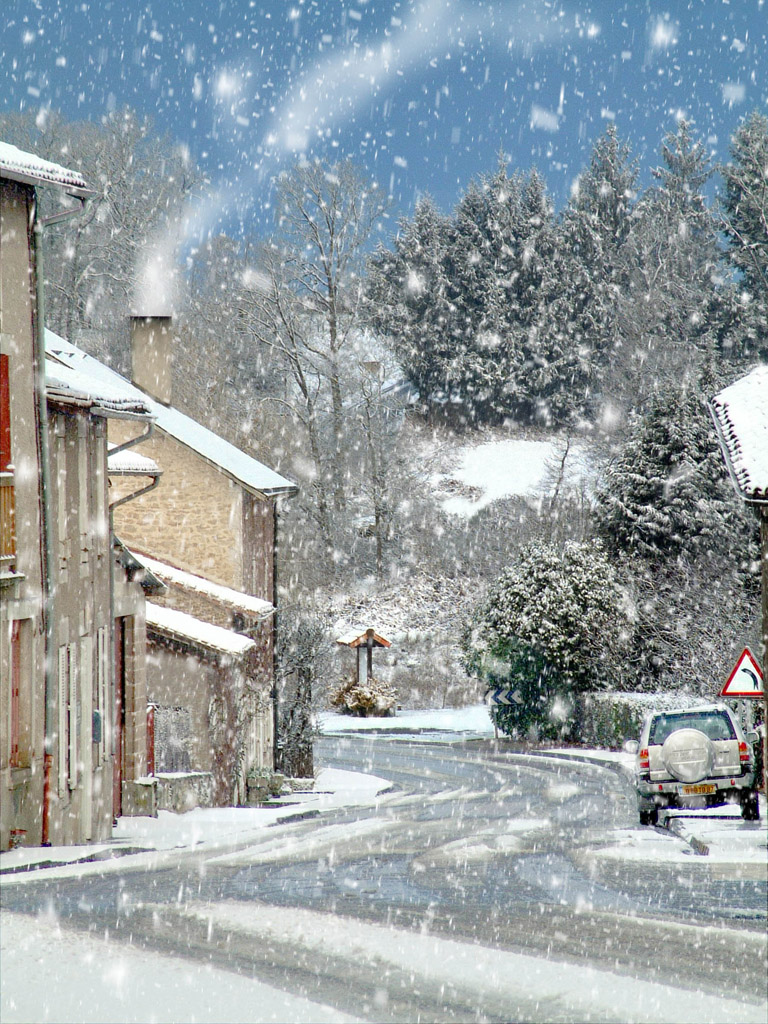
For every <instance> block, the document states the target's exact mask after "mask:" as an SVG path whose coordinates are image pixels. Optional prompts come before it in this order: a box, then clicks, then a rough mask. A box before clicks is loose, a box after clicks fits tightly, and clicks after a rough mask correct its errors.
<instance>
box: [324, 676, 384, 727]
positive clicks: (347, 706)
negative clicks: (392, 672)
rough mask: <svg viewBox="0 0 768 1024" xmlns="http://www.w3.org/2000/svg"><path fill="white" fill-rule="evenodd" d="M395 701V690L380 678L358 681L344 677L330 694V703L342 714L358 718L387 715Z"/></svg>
mask: <svg viewBox="0 0 768 1024" xmlns="http://www.w3.org/2000/svg"><path fill="white" fill-rule="evenodd" d="M396 702H397V690H395V688H394V686H390V685H389V683H384V682H382V681H381V680H380V679H368V680H366V681H365V682H358V681H357V680H356V679H345V680H344V681H343V682H342V683H341V685H340V686H339V687H338V688H337V689H336V690H335V691H334V693H333V694H332V695H331V704H332V706H333V707H335V708H338V709H339V711H340V712H341V713H342V714H346V715H358V716H359V717H360V718H367V717H369V716H371V717H383V716H384V715H388V714H389V712H390V711H391V710H392V708H393V707H394V706H395V703H396Z"/></svg>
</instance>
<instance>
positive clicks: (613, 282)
mask: <svg viewBox="0 0 768 1024" xmlns="http://www.w3.org/2000/svg"><path fill="white" fill-rule="evenodd" d="M635 178H636V171H635V168H634V166H633V165H632V163H631V161H630V156H629V149H628V147H627V146H626V145H625V144H624V143H622V142H620V140H619V138H618V136H617V133H616V129H615V126H614V125H612V124H611V125H609V126H608V128H607V129H606V131H605V133H604V134H603V135H602V136H601V137H600V138H599V139H598V141H597V142H596V144H595V147H594V149H593V152H592V157H591V159H590V163H589V166H588V167H587V169H586V171H585V172H584V174H583V175H582V177H581V178H580V180H579V183H578V189H577V190H576V193H575V195H574V197H573V199H572V200H571V202H570V204H569V206H568V208H567V209H566V211H565V213H564V214H563V217H562V218H561V221H560V224H559V225H558V230H557V233H556V239H555V245H556V257H555V260H554V264H553V265H552V267H551V269H550V273H549V277H548V286H549V287H548V288H547V291H546V294H545V296H544V299H545V306H544V308H543V310H542V315H541V318H540V322H539V325H538V337H537V347H538V353H539V364H538V366H539V369H538V373H537V377H538V380H537V381H536V382H535V383H534V385H533V386H534V388H535V389H536V390H537V392H538V394H539V396H540V407H541V412H542V415H543V416H544V417H545V418H547V419H549V420H550V422H563V421H568V420H571V421H572V420H574V419H579V418H581V417H590V418H592V417H594V416H595V415H597V413H598V412H599V408H600V405H601V403H602V401H603V400H604V398H605V392H606V381H607V379H608V373H609V368H610V365H611V363H612V362H613V359H614V356H615V350H616V346H617V341H618V338H619V330H618V324H617V298H618V296H619V295H620V294H621V292H622V290H623V289H625V288H626V286H627V280H628V278H627V272H626V263H625V260H624V255H623V248H624V245H625V243H626V240H627V237H628V235H629V230H630V214H631V211H630V204H631V201H632V199H633V197H634V190H635Z"/></svg>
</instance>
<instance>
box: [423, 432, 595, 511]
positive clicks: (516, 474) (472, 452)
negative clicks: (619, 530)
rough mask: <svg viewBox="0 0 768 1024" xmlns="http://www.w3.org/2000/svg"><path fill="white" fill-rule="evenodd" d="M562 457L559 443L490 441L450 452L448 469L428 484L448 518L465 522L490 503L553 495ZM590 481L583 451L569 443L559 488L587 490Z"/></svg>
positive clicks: (562, 445) (591, 475)
mask: <svg viewBox="0 0 768 1024" xmlns="http://www.w3.org/2000/svg"><path fill="white" fill-rule="evenodd" d="M565 452H566V443H565V440H559V439H553V440H546V441H543V440H542V441H537V440H528V439H525V438H517V437H515V438H510V437H506V438H505V437H500V438H495V439H493V440H489V441H484V442H482V443H480V444H468V445H463V446H462V447H459V448H455V449H453V450H452V453H451V462H452V465H451V466H450V468H448V467H446V468H443V469H440V470H439V471H438V472H436V473H435V474H434V476H433V478H432V481H433V484H434V487H435V490H436V492H437V493H438V494H439V495H440V503H441V505H442V507H443V509H444V510H445V511H446V512H447V513H448V514H449V515H457V516H464V517H470V516H473V515H475V514H476V513H477V512H479V511H480V510H481V509H483V508H485V507H486V506H487V505H490V504H491V502H493V501H499V500H502V499H504V498H512V497H521V498H533V499H536V498H540V497H542V496H544V495H545V494H546V493H548V492H549V491H551V490H553V489H554V483H555V480H556V478H557V476H558V473H559V472H560V467H561V463H562V460H563V457H564V455H565ZM593 478H594V471H593V470H591V469H590V466H589V461H588V450H587V448H586V446H585V445H583V444H573V443H571V445H570V448H569V450H568V453H567V456H566V457H565V464H564V479H563V484H562V486H564V487H566V488H569V489H576V490H580V489H581V488H582V487H583V488H585V489H586V490H590V489H591V484H592V480H593Z"/></svg>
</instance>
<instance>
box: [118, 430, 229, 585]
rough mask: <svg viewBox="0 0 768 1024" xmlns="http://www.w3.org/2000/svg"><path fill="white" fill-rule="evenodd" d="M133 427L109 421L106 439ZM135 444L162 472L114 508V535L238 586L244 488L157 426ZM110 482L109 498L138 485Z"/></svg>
mask: <svg viewBox="0 0 768 1024" xmlns="http://www.w3.org/2000/svg"><path fill="white" fill-rule="evenodd" d="M136 433H137V430H136V427H135V425H134V426H133V427H128V428H126V426H125V424H124V423H119V422H115V423H112V424H110V433H109V438H110V441H116V442H119V441H121V440H124V439H125V438H126V437H129V436H135V435H136ZM136 450H137V452H138V453H139V454H141V455H146V456H148V457H149V458H151V459H154V460H155V462H156V463H157V464H158V465H159V466H160V468H161V469H162V471H163V475H162V477H161V478H160V485H159V486H158V487H157V488H156V489H155V490H154V491H151V492H150V493H148V494H147V495H145V496H143V497H141V498H137V499H136V500H135V501H132V502H129V503H128V504H126V505H122V506H121V507H120V508H118V509H116V510H115V532H116V533H117V535H118V537H120V539H121V540H122V541H124V542H125V543H126V544H127V545H128V547H135V548H136V549H137V550H139V551H145V552H147V554H150V555H152V556H153V557H154V558H158V559H160V560H161V561H167V562H170V563H171V564H172V565H176V566H178V567H179V568H180V569H185V570H186V571H187V572H192V573H196V574H197V575H199V576H205V577H206V578H207V579H210V580H213V581H214V582H215V583H221V584H223V585H224V586H227V587H232V588H234V589H235V590H242V589H243V539H242V516H243V512H242V488H241V487H240V486H239V485H238V484H237V483H235V481H233V480H231V479H230V478H229V477H228V476H227V475H226V474H225V473H222V472H220V471H219V470H217V469H216V468H215V467H213V466H211V465H210V464H209V463H207V462H205V460H204V459H202V458H201V457H200V456H199V455H198V454H197V453H196V452H194V451H192V450H191V449H190V448H187V447H186V445H183V444H180V443H179V442H178V441H176V440H175V439H174V438H172V437H169V436H168V435H167V434H163V433H162V431H160V430H157V431H156V433H155V434H154V436H153V437H151V438H150V439H149V440H148V441H145V442H142V444H141V445H139V446H138V447H137V449H136ZM113 484H114V485H115V486H113V493H112V495H111V497H112V499H113V500H114V497H116V496H117V495H118V494H120V493H123V492H124V491H125V490H132V489H135V488H136V480H135V479H130V480H129V481H127V482H125V483H121V484H117V482H116V481H114V480H113Z"/></svg>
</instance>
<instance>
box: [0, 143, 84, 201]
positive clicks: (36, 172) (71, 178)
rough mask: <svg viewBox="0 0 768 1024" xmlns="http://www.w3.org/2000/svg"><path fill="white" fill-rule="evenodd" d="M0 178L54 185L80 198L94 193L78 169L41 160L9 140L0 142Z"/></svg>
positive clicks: (32, 183)
mask: <svg viewBox="0 0 768 1024" xmlns="http://www.w3.org/2000/svg"><path fill="white" fill-rule="evenodd" d="M0 178H9V179H10V180H11V181H20V182H23V183H24V184H25V185H56V186H58V187H59V188H62V189H64V191H65V192H67V193H68V194H69V195H73V196H78V197H80V198H86V197H87V196H92V195H93V194H94V193H93V190H92V189H90V188H88V185H87V184H86V181H85V178H84V177H83V176H82V174H80V172H79V171H71V170H69V168H68V167H62V165H61V164H55V163H52V162H51V161H50V160H42V159H41V158H40V157H39V156H35V155H34V153H25V152H24V150H23V149H19V148H18V147H17V146H12V145H11V144H10V142H0Z"/></svg>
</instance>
